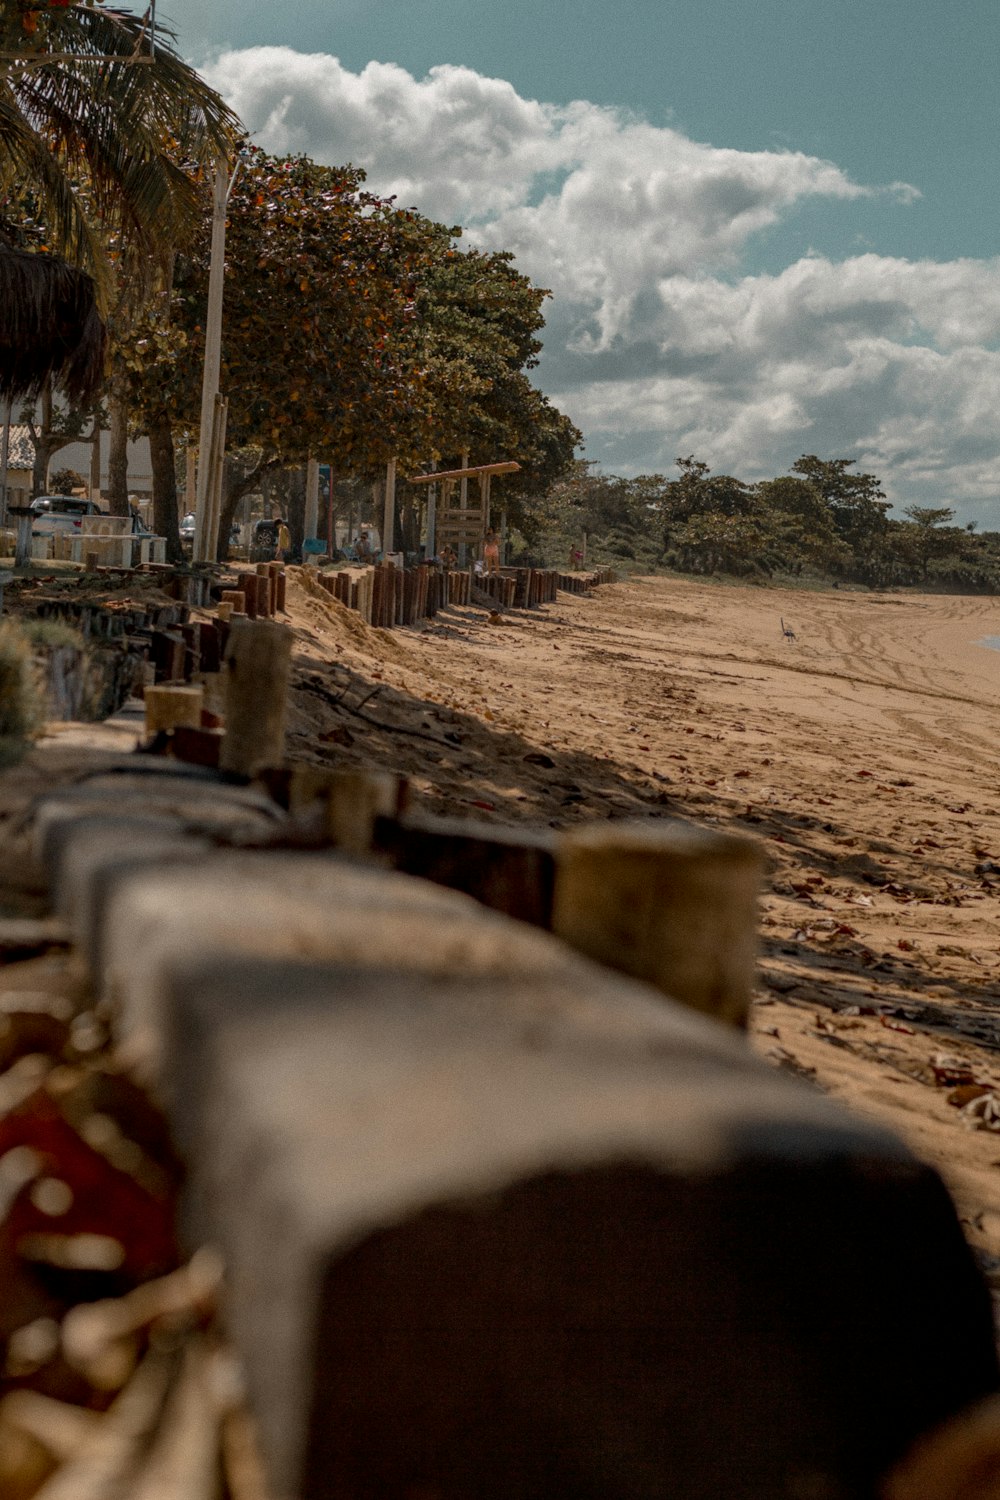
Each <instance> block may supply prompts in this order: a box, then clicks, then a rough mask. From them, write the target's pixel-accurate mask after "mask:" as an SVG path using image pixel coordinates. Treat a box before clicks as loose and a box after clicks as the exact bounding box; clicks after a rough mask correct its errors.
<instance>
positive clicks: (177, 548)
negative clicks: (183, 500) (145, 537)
mask: <svg viewBox="0 0 1000 1500" xmlns="http://www.w3.org/2000/svg"><path fill="white" fill-rule="evenodd" d="M146 433H147V436H148V438H149V454H150V462H151V464H152V469H153V530H154V531H156V532H157V534H158V535H159V536H165V537H166V539H167V560H168V561H169V562H181V561H182V560H183V557H184V552H183V549H182V548H181V538H180V530H179V527H178V524H177V470H176V468H175V466H174V434H173V431H172V429H171V426H170V418H169V417H168V416H167V413H166V412H165V411H164V410H162V409H161V410H159V411H157V412H154V414H153V415H152V416H151V417H150V419H149V421H148V423H147V424H146Z"/></svg>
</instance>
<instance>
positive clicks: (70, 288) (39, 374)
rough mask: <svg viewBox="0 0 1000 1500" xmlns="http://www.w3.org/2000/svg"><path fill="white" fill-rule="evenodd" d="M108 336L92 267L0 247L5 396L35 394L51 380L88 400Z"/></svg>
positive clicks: (75, 398)
mask: <svg viewBox="0 0 1000 1500" xmlns="http://www.w3.org/2000/svg"><path fill="white" fill-rule="evenodd" d="M105 335H106V330H105V326H104V322H103V320H102V319H101V316H100V314H99V312H98V310H97V303H96V300H95V296H94V283H93V281H92V280H91V278H90V277H89V276H88V275H87V274H86V272H85V271H79V270H77V269H76V268H75V267H73V266H69V265H67V264H66V263H65V261H61V260H57V259H56V257H55V256H52V255H41V254H39V255H32V254H29V253H27V252H25V251H23V250H11V249H9V248H7V247H5V246H2V245H0V399H2V400H4V401H6V400H8V399H12V400H19V399H22V398H25V397H26V398H28V399H30V398H32V397H34V396H37V395H38V393H39V391H40V390H41V389H42V387H43V386H44V385H45V383H46V381H47V380H49V379H50V378H51V380H52V381H53V382H54V384H56V385H57V386H59V387H60V388H61V389H62V390H63V391H64V392H65V394H66V396H67V397H68V398H69V400H70V401H72V402H74V403H81V404H82V403H84V402H86V401H87V400H88V399H89V398H91V397H92V396H94V395H95V393H96V391H97V389H98V388H99V386H100V384H101V382H102V380H103V378H104V347H105Z"/></svg>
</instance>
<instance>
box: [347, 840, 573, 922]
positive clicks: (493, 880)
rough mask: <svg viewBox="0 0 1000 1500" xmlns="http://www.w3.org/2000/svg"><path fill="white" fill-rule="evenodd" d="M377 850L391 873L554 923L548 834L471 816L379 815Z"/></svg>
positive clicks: (523, 918) (527, 918)
mask: <svg viewBox="0 0 1000 1500" xmlns="http://www.w3.org/2000/svg"><path fill="white" fill-rule="evenodd" d="M373 846H374V849H375V852H376V853H378V854H384V855H386V856H387V857H388V859H389V863H390V864H391V865H392V867H393V869H394V870H400V871H402V873H403V874H406V875H420V876H422V877H423V878H424V879H425V880H433V881H434V882H435V883H436V884H438V885H445V886H448V887H450V889H451V890H455V891H464V893H465V894H466V895H467V896H473V897H474V898H475V899H476V900H477V901H480V902H482V904H483V905H484V906H488V907H490V908H491V909H492V910H493V911H499V912H503V913H504V915H505V916H508V917H516V918H517V920H518V921H520V922H530V923H532V924H533V925H534V926H536V927H546V928H547V927H549V926H551V923H552V893H553V888H554V884H555V840H554V838H553V837H552V835H551V834H548V833H540V832H535V831H533V830H531V829H525V828H514V827H510V828H505V827H500V826H498V825H496V824H488V823H481V822H474V821H473V820H472V819H471V818H420V817H418V816H411V817H407V818H403V819H398V818H391V817H380V818H378V820H377V821H376V823H375V828H374V840H373Z"/></svg>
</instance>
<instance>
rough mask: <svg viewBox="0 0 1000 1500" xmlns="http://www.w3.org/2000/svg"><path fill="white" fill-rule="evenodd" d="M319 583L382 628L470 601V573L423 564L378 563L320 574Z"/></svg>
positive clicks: (412, 622) (414, 619)
mask: <svg viewBox="0 0 1000 1500" xmlns="http://www.w3.org/2000/svg"><path fill="white" fill-rule="evenodd" d="M319 582H320V585H321V586H322V587H323V588H325V589H326V591H327V593H329V594H332V595H333V597H334V598H335V599H339V600H340V602H341V604H344V605H346V607H347V608H348V609H354V610H357V612H358V613H359V614H360V615H361V617H362V619H363V620H366V621H367V622H368V624H369V625H377V626H380V627H381V628H382V629H385V630H389V629H392V627H393V626H394V625H412V624H414V623H415V622H416V621H417V620H428V619H433V617H434V616H435V615H436V614H437V612H438V610H439V609H443V608H444V607H445V606H446V605H448V604H469V603H471V600H472V595H471V578H470V575H469V573H467V572H464V571H461V570H454V571H449V570H447V569H440V568H431V567H428V566H426V565H423V566H421V567H419V568H397V567H396V566H395V564H393V563H379V564H377V565H376V566H375V567H374V568H368V569H366V570H365V572H364V573H351V572H347V571H341V572H339V573H321V574H319Z"/></svg>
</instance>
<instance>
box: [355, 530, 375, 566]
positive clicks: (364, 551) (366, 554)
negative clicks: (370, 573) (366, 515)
mask: <svg viewBox="0 0 1000 1500" xmlns="http://www.w3.org/2000/svg"><path fill="white" fill-rule="evenodd" d="M354 550H355V552H356V553H357V558H358V562H370V561H371V555H372V544H371V539H370V538H369V536H368V533H367V531H364V530H362V532H361V535H360V536H359V537H358V539H357V541H356V542H355V544H354Z"/></svg>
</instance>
